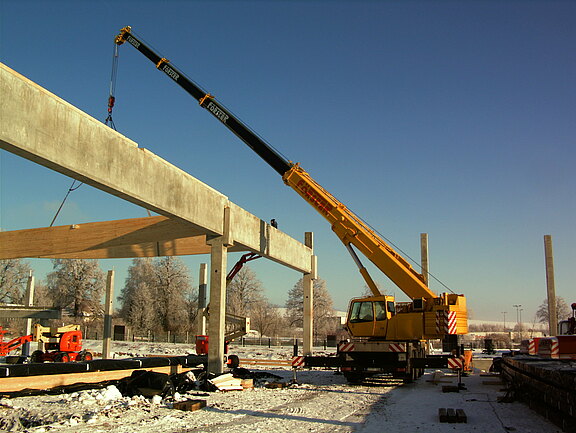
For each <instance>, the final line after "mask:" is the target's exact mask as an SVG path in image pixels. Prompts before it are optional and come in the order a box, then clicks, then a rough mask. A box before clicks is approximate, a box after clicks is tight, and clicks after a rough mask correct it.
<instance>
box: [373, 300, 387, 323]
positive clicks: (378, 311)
mask: <svg viewBox="0 0 576 433" xmlns="http://www.w3.org/2000/svg"><path fill="white" fill-rule="evenodd" d="M374 313H375V316H376V320H386V304H385V303H384V302H382V301H376V302H374Z"/></svg>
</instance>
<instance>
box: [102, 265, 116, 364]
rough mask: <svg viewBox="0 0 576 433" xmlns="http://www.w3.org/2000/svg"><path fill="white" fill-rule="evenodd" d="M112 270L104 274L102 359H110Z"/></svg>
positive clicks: (112, 310) (112, 301) (112, 297)
mask: <svg viewBox="0 0 576 433" xmlns="http://www.w3.org/2000/svg"><path fill="white" fill-rule="evenodd" d="M113 304H114V271H113V270H111V271H108V274H107V275H106V301H105V302H104V336H103V338H102V359H110V347H111V345H112V313H113V312H114V306H113Z"/></svg>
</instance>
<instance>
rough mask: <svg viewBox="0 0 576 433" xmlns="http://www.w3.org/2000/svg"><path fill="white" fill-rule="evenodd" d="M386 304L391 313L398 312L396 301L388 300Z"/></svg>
mask: <svg viewBox="0 0 576 433" xmlns="http://www.w3.org/2000/svg"><path fill="white" fill-rule="evenodd" d="M386 304H387V305H388V311H390V314H392V315H394V314H396V305H394V301H388V302H387V303H386Z"/></svg>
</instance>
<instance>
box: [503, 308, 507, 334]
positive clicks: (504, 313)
mask: <svg viewBox="0 0 576 433" xmlns="http://www.w3.org/2000/svg"><path fill="white" fill-rule="evenodd" d="M507 312H508V311H502V314H503V315H504V331H506V313H507Z"/></svg>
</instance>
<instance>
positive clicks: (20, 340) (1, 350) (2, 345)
mask: <svg viewBox="0 0 576 433" xmlns="http://www.w3.org/2000/svg"><path fill="white" fill-rule="evenodd" d="M6 332H7V331H6V330H5V329H3V328H2V327H1V326H0V356H6V355H8V354H9V353H10V352H12V351H13V350H16V349H18V348H19V347H20V346H22V345H23V344H25V343H30V342H31V341H32V335H23V336H20V337H16V338H13V339H12V340H10V341H4V335H6Z"/></svg>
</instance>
